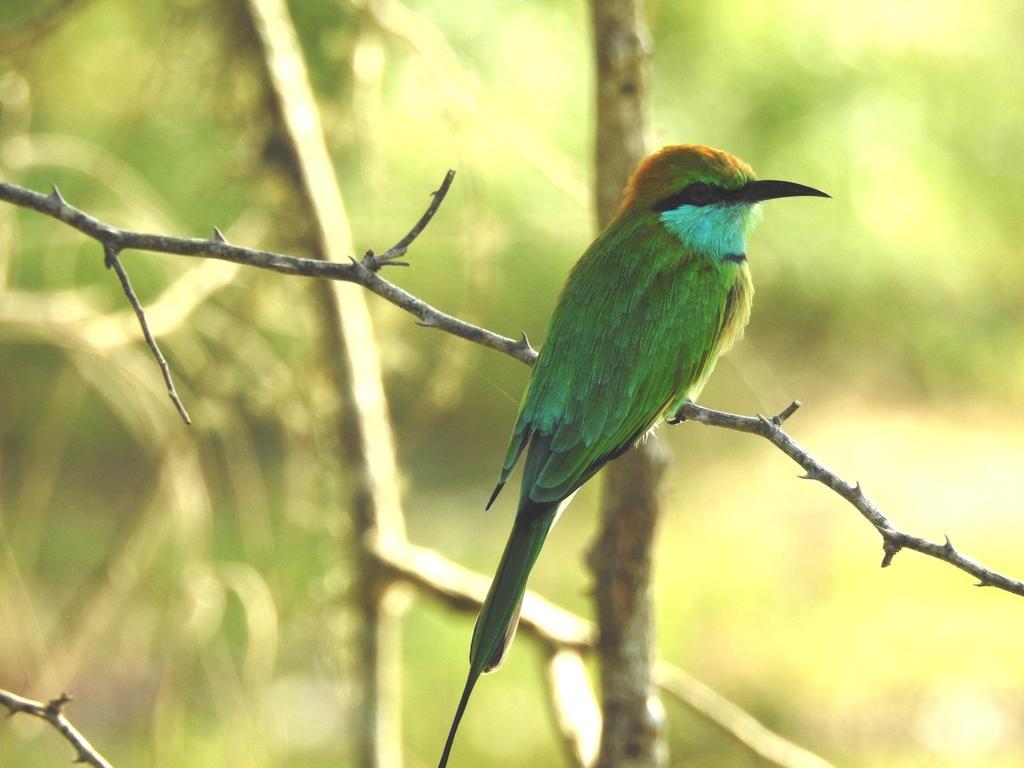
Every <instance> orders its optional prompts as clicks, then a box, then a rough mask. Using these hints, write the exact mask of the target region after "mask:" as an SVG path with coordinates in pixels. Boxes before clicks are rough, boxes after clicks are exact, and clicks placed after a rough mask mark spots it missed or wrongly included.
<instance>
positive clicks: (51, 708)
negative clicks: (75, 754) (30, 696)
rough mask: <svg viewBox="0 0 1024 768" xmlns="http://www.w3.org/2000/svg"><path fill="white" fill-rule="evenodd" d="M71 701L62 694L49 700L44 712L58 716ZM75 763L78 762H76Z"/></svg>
mask: <svg viewBox="0 0 1024 768" xmlns="http://www.w3.org/2000/svg"><path fill="white" fill-rule="evenodd" d="M72 701H73V699H72V698H71V697H70V696H69V695H68V694H67V693H62V694H61V695H60V696H58V697H57V698H55V699H50V701H49V702H47V704H46V711H47V712H48V713H50V714H51V715H59V714H61V711H62V710H63V709H64V707H65V706H67V705H68V704H70V703H71V702H72ZM75 762H78V761H77V760H76V761H75Z"/></svg>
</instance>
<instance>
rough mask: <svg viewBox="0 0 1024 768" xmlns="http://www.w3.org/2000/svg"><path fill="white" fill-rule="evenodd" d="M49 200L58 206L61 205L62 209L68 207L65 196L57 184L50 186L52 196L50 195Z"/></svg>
mask: <svg viewBox="0 0 1024 768" xmlns="http://www.w3.org/2000/svg"><path fill="white" fill-rule="evenodd" d="M49 198H50V199H51V200H52V201H53V202H55V203H56V204H57V205H59V206H61V207H63V206H66V205H67V201H66V200H65V199H64V197H63V195H61V193H60V190H59V189H57V185H56V184H52V185H50V195H49Z"/></svg>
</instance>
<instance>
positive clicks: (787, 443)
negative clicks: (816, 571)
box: [669, 400, 1024, 597]
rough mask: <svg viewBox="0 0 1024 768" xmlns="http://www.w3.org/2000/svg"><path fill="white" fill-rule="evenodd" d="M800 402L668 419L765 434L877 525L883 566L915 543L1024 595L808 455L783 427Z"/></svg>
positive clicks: (686, 411)
mask: <svg viewBox="0 0 1024 768" xmlns="http://www.w3.org/2000/svg"><path fill="white" fill-rule="evenodd" d="M799 407H800V401H799V400H794V401H793V402H792V403H790V404H789V405H788V406H787V407H786V409H785V410H783V411H782V413H780V414H778V415H777V416H773V417H772V418H770V419H769V418H767V417H766V416H762V415H760V414H758V415H757V416H740V415H737V414H735V413H725V412H722V411H713V410H711V409H710V408H704V407H703V406H700V405H697V404H696V403H687V404H686V405H684V406H683V407H682V408H680V409H679V412H678V413H677V414H676V418H675V419H672V420H671V421H670V422H669V423H673V424H674V423H678V422H680V421H683V420H689V421H697V422H700V423H701V424H710V425H711V426H714V427H724V428H725V429H733V430H736V431H737V432H749V433H750V434H752V435H760V436H761V437H763V438H764V439H765V440H767V441H768V442H770V443H771V444H772V445H774V446H775V447H776V448H778V449H779V450H780V451H782V452H783V453H784V454H786V455H787V456H789V458H791V459H792V460H793V461H795V462H796V463H797V464H799V465H800V467H801V468H802V469H803V470H804V474H803V475H801V476H800V477H801V478H802V479H804V480H817V481H818V482H819V483H821V484H822V485H824V486H826V487H827V488H830V489H831V490H833V491H835V492H836V493H837V494H839V495H840V496H842V497H843V498H844V499H846V500H847V501H848V502H850V504H852V505H853V506H854V507H855V508H856V509H857V511H858V512H860V513H861V514H862V515H863V516H864V517H865V518H866V519H867V521H868V522H869V523H871V525H873V526H874V527H875V530H877V531H878V533H879V534H881V536H882V549H883V550H884V552H885V555H884V556H883V557H882V567H883V568H885V567H886V566H888V565H889V564H890V563H892V559H893V557H895V556H896V553H897V552H899V551H900V550H901V549H913V550H914V551H916V552H920V553H921V554H924V555H928V556H929V557H934V558H936V559H938V560H942V561H944V562H947V563H949V564H950V565H952V566H953V567H955V568H959V569H960V570H961V571H966V572H967V573H969V574H971V575H972V576H974V577H975V578H976V579H978V583H977V584H976V586H979V587H997V588H999V589H1002V590H1005V591H1006V592H1012V593H1013V594H1015V595H1020V596H1021V597H1024V582H1022V581H1019V580H1018V579H1013V578H1010V577H1009V576H1004V575H1003V574H1001V573H998V572H997V571H993V570H992V569H991V568H988V567H986V566H984V565H982V564H981V563H979V562H978V561H977V560H974V559H973V558H970V557H967V556H966V555H964V554H963V553H962V552H960V551H959V550H958V549H957V548H956V547H954V546H953V542H952V541H950V540H949V536H946V541H945V542H944V543H942V544H936V543H935V542H933V541H928V540H927V539H922V538H919V537H917V536H911V535H910V534H909V533H904V532H903V531H901V530H899V529H898V528H897V527H896V526H895V525H893V523H892V521H891V520H889V518H888V517H886V516H885V515H884V514H882V511H881V510H880V509H879V508H878V506H877V505H876V504H875V503H874V502H873V501H872V500H871V499H869V498H868V497H867V494H865V493H864V489H863V488H861V486H860V483H848V482H847V481H846V480H844V479H843V478H841V477H840V476H839V475H837V474H836V473H835V472H833V471H832V470H830V469H828V468H827V467H826V466H825V465H824V464H822V463H821V462H820V461H818V460H817V459H815V458H814V457H813V456H811V455H810V454H809V453H808V452H807V451H806V450H804V448H803V447H802V446H801V445H800V444H799V443H797V442H796V441H795V440H794V439H793V438H792V437H790V436H789V435H788V434H787V433H786V432H785V431H783V429H782V424H783V422H785V421H786V419H788V418H789V417H790V416H792V415H793V414H794V413H796V411H797V409H798V408H799Z"/></svg>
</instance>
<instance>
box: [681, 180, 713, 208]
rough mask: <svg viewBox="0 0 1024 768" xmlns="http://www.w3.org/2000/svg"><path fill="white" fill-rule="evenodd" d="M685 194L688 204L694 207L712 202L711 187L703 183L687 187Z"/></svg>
mask: <svg viewBox="0 0 1024 768" xmlns="http://www.w3.org/2000/svg"><path fill="white" fill-rule="evenodd" d="M683 192H684V193H685V195H686V202H688V203H690V204H692V205H705V204H706V203H709V202H711V187H710V186H709V185H707V184H705V183H704V182H703V181H695V182H694V183H693V184H689V185H687V187H686V189H685V190H683Z"/></svg>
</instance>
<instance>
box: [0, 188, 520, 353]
mask: <svg viewBox="0 0 1024 768" xmlns="http://www.w3.org/2000/svg"><path fill="white" fill-rule="evenodd" d="M447 189H448V187H447V186H445V185H443V184H442V187H441V189H439V190H438V192H437V193H435V195H434V198H433V200H432V201H431V207H432V208H434V209H435V210H436V207H437V206H439V205H440V204H441V200H442V199H443V194H441V193H442V191H444V192H447ZM0 200H5V201H7V202H9V203H13V204H14V205H18V206H21V207H22V208H29V209H31V210H34V211H37V212H39V213H42V214H44V215H46V216H50V217H52V218H54V219H57V220H59V221H62V222H64V223H65V224H67V225H68V226H70V227H73V228H74V229H77V230H78V231H79V232H81V233H82V234H84V235H87V236H88V237H91V238H92V239H94V240H96V241H98V242H100V243H102V244H103V245H104V246H106V245H108V244H109V245H110V246H112V247H113V248H115V249H116V250H117V252H118V253H120V252H121V251H123V250H127V249H132V250H137V251H150V252H152V253H167V254H172V255H175V256H192V257H200V258H209V259H220V260H222V261H230V262H233V263H235V264H244V265H245V266H250V267H259V268H260V269H270V270H274V271H275V272H281V273H283V274H286V275H298V276H302V277H321V278H326V279H328V280H339V281H342V282H349V283H355V284H357V285H361V286H363V287H364V288H366V289H367V290H369V291H371V292H373V293H375V294H377V295H378V296H380V297H381V298H383V299H384V300H386V301H389V302H390V303H392V304H394V305H395V306H396V307H399V308H400V309H404V310H405V311H406V312H408V313H409V314H411V315H413V316H414V317H416V318H417V319H418V320H419V322H420V325H422V326H424V327H425V328H437V329H438V330H441V331H444V332H446V333H450V334H452V335H454V336H458V337H460V338H463V339H466V340H467V341H472V342H473V343H475V344H480V345H481V346H484V347H487V348H488V349H493V350H495V351H496V352H502V353H504V354H506V355H509V356H510V357H513V358H515V359H516V360H519V361H520V362H523V363H526V364H527V365H533V363H534V361H535V360H536V359H537V352H536V350H534V349H533V347H531V346H530V342H529V341H528V340H527V339H526V338H525V337H522V338H520V339H519V340H516V339H510V338H508V337H505V336H501V335H499V334H497V333H493V332H492V331H488V330H486V329H485V328H480V327H479V326H476V325H473V324H472V323H467V322H465V321H464V320H460V319H459V318H457V317H454V316H452V315H449V314H446V313H445V312H442V311H440V310H439V309H436V308H435V307H433V306H431V305H430V304H427V303H426V302H425V301H423V300H421V299H419V298H417V297H415V296H413V295H412V294H411V293H409V292H408V291H405V290H403V289H402V288H399V287H398V286H397V285H395V284H394V283H391V282H388V281H387V280H385V279H384V278H382V277H381V276H380V275H379V274H377V273H376V272H375V271H374V270H372V269H370V268H369V266H367V265H364V264H362V263H360V262H359V261H356V260H350V261H348V262H334V261H323V260H320V259H302V258H298V257H296V256H288V255H285V254H281V253H275V252H273V251H263V250H259V249H256V248H243V247H241V246H237V245H232V244H230V243H228V242H225V240H224V238H223V236H220V235H219V234H218V233H216V232H215V233H214V236H213V237H211V238H209V239H201V238H191V237H168V236H166V235H153V234H148V233H144V232H135V231H132V230H128V229H121V228H118V227H114V226H112V225H110V224H107V223H105V222H103V221H100V220H99V219H97V218H95V217H93V216H90V215H89V214H87V213H85V212H84V211H81V210H79V209H78V208H75V207H74V206H73V205H70V204H69V203H67V202H66V201H65V200H64V198H62V197H61V196H60V194H59V193H56V190H54V193H53V194H50V195H43V194H40V193H39V192H33V191H32V190H30V189H25V188H24V187H19V186H17V185H15V184H8V183H4V182H0ZM409 244H410V243H405V247H406V248H408V246H409Z"/></svg>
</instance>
